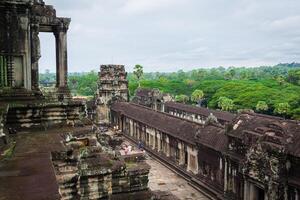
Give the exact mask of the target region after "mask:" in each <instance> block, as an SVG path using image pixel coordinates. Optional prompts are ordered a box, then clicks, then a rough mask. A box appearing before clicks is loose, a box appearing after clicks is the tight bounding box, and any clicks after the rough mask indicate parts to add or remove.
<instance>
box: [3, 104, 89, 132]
mask: <svg viewBox="0 0 300 200" xmlns="http://www.w3.org/2000/svg"><path fill="white" fill-rule="evenodd" d="M84 116H85V106H84V104H82V103H80V102H76V103H75V102H73V103H53V104H41V105H12V106H11V107H10V109H9V111H8V114H7V125H8V126H9V127H12V128H14V129H24V128H39V129H42V128H43V129H47V128H49V127H53V126H61V125H76V123H79V122H80V119H81V118H82V117H84Z"/></svg>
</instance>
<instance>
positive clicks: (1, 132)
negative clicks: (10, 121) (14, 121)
mask: <svg viewBox="0 0 300 200" xmlns="http://www.w3.org/2000/svg"><path fill="white" fill-rule="evenodd" d="M7 110H8V105H0V148H1V147H2V146H4V145H5V144H6V142H7V138H6V134H5V129H4V126H5V121H6V113H7Z"/></svg>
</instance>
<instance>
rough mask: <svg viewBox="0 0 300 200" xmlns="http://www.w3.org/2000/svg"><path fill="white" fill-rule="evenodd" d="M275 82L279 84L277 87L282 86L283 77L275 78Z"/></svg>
mask: <svg viewBox="0 0 300 200" xmlns="http://www.w3.org/2000/svg"><path fill="white" fill-rule="evenodd" d="M275 80H276V81H277V83H279V85H283V84H284V77H283V76H282V75H280V76H277V77H275Z"/></svg>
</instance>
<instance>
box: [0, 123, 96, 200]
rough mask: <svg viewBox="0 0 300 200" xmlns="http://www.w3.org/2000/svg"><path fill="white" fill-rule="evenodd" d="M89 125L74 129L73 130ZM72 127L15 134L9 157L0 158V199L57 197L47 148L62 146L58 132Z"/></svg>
mask: <svg viewBox="0 0 300 200" xmlns="http://www.w3.org/2000/svg"><path fill="white" fill-rule="evenodd" d="M88 128H90V127H85V128H78V127H77V128H76V130H77V131H79V130H82V131H83V130H85V129H88ZM73 130H75V129H74V128H70V127H64V128H60V129H52V130H47V131H37V132H32V131H31V132H30V133H29V132H20V133H21V134H17V135H16V138H15V141H16V145H15V149H14V153H13V155H12V157H10V158H6V159H5V160H3V159H4V158H3V157H1V161H0V199H1V200H48V199H49V200H50V199H51V200H53V199H59V198H60V195H59V193H58V185H57V183H56V177H55V173H54V169H53V165H52V161H51V153H50V152H51V151H60V150H63V149H64V145H63V144H62V140H63V138H62V135H64V134H66V133H68V132H70V131H73Z"/></svg>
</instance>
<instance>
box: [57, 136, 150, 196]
mask: <svg viewBox="0 0 300 200" xmlns="http://www.w3.org/2000/svg"><path fill="white" fill-rule="evenodd" d="M78 133H79V134H78ZM78 133H75V134H72V135H67V136H66V137H65V138H66V140H65V145H66V148H65V150H63V151H58V152H52V160H53V163H54V167H55V173H56V178H57V180H58V185H59V193H60V195H61V199H118V198H119V199H135V200H138V199H141V198H145V199H150V198H151V193H150V191H149V190H148V173H149V170H150V167H149V166H148V165H147V164H146V163H145V162H139V163H136V164H131V165H128V164H127V162H126V161H125V160H124V159H122V157H116V156H115V155H114V152H113V151H111V152H109V151H107V150H105V148H110V147H109V146H108V145H107V144H106V145H103V144H100V145H99V143H98V142H97V140H101V138H103V137H106V136H105V135H104V134H100V135H98V136H97V137H98V139H97V138H96V134H94V133H93V132H78ZM99 137H101V138H99ZM97 143H98V145H97Z"/></svg>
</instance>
